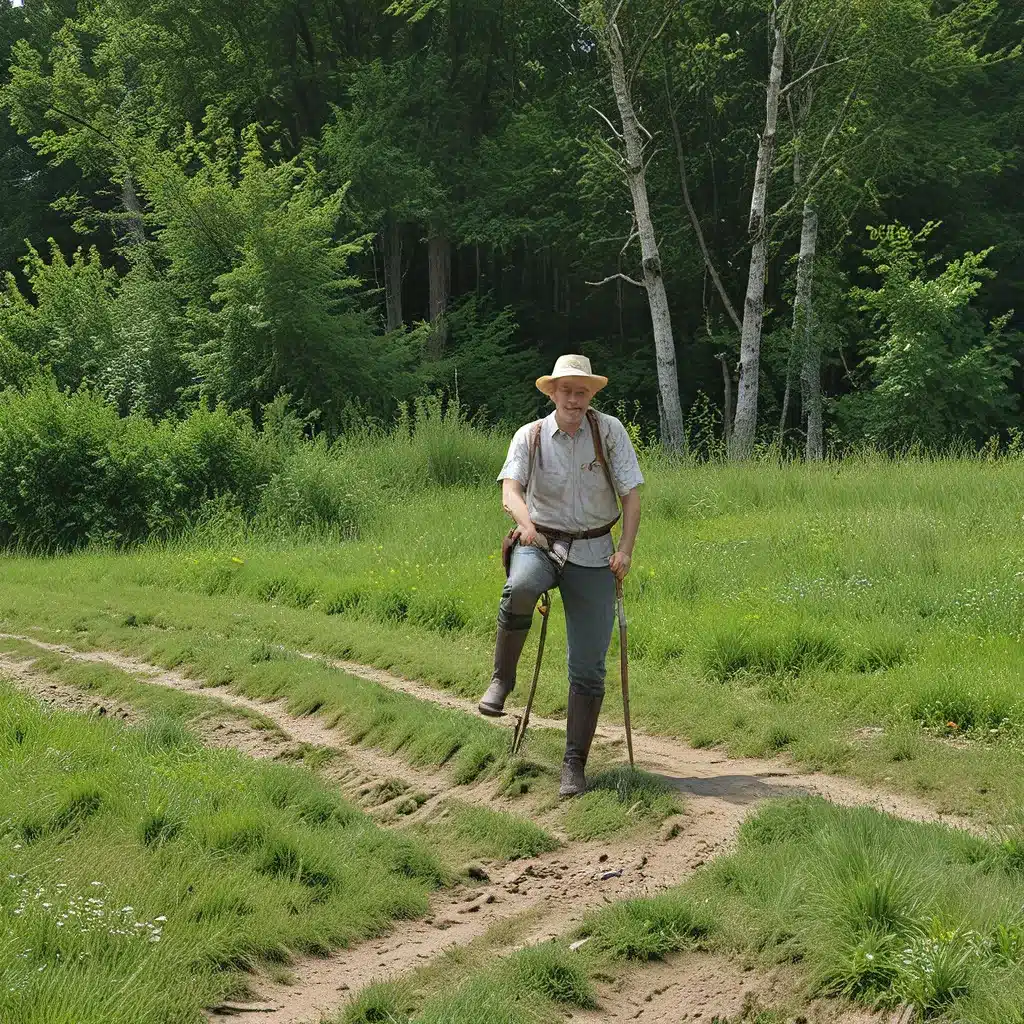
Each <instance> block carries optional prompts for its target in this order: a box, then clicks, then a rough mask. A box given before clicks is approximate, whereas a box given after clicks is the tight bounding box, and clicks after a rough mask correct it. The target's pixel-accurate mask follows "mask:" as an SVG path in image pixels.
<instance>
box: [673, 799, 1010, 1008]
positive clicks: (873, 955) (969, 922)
mask: <svg viewBox="0 0 1024 1024" xmlns="http://www.w3.org/2000/svg"><path fill="white" fill-rule="evenodd" d="M682 891H683V892H684V893H685V894H686V896H687V898H688V899H689V901H690V903H691V905H699V906H702V907H706V908H708V910H709V912H710V913H711V915H712V918H713V920H714V927H713V930H712V936H713V940H714V941H715V942H716V943H718V944H722V945H726V946H733V947H735V946H739V947H743V948H748V949H753V950H759V951H761V952H762V953H763V954H764V955H765V956H766V957H768V958H769V959H776V960H778V959H800V960H802V961H803V962H805V963H806V964H807V966H808V967H809V969H810V972H811V976H812V981H813V984H814V986H815V988H816V990H817V991H818V992H819V993H821V994H824V995H841V996H846V997H849V998H853V999H857V1000H860V1001H862V1002H865V1003H868V1004H870V1005H877V1006H896V1005H899V1004H904V1003H906V1004H911V1005H913V1006H915V1007H916V1008H917V1009H918V1010H919V1011H920V1012H921V1013H922V1014H925V1015H932V1014H936V1013H939V1012H948V1013H949V1014H950V1015H951V1018H950V1019H971V1020H975V1021H978V1024H989V1022H991V1024H996V1021H998V1020H1006V1019H1007V1018H1005V1017H1003V1018H1000V1017H998V1016H987V1015H982V1016H980V1017H973V1016H969V1017H962V1016H960V1014H961V1013H962V1012H963V1010H964V1008H965V1007H966V1006H968V1005H983V1004H985V1003H987V1002H991V1001H992V1000H993V999H995V998H996V997H997V996H1000V995H1001V993H1002V992H1003V990H1004V989H1009V990H1010V991H1013V992H1016V993H1018V1002H1017V1004H1016V1012H1017V1014H1019V1013H1021V1012H1022V1011H1024V912H1022V909H1021V908H1022V906H1024V875H1022V874H1021V872H1020V869H1019V867H1018V865H1017V864H1016V863H1014V861H1013V860H1012V857H1011V856H1010V855H1009V853H1008V848H1007V847H1006V845H1005V843H1004V844H1003V845H1000V844H997V843H992V842H989V841H986V840H983V839H979V838H976V837H973V836H969V835H967V834H965V833H961V832H958V831H956V830H953V829H949V828H947V827H945V826H939V825H921V824H917V823H912V822H906V821H900V820H897V819H893V818H890V817H888V816H887V815H884V814H881V813H879V812H877V811H874V810H870V809H866V808H858V809H848V808H839V807H835V806H833V805H831V804H828V803H826V802H825V801H822V800H819V799H792V800H784V801H778V802H775V803H774V804H771V805H769V806H767V807H766V808H765V809H764V810H763V811H761V812H760V813H759V814H758V815H756V816H754V817H753V818H750V819H748V820H747V822H745V823H744V825H743V827H742V829H741V832H740V843H739V849H738V851H737V853H735V854H734V855H732V856H729V857H725V858H721V859H720V860H718V861H715V862H714V863H712V864H711V865H710V867H709V868H708V869H706V870H705V871H704V872H703V873H702V874H701V875H700V876H699V877H698V878H697V879H695V880H694V882H693V883H691V884H690V885H688V886H686V887H684V889H683V890H682Z"/></svg>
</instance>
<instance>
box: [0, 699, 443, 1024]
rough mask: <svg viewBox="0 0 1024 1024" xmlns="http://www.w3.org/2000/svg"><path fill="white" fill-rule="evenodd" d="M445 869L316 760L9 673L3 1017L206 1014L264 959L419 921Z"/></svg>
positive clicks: (0, 751) (90, 1022)
mask: <svg viewBox="0 0 1024 1024" xmlns="http://www.w3.org/2000/svg"><path fill="white" fill-rule="evenodd" d="M446 877H447V874H446V871H445V869H444V868H443V866H442V864H441V863H440V861H439V860H438V858H437V856H436V855H435V853H434V852H433V851H432V850H431V849H429V848H428V847H427V846H426V844H424V843H423V842H420V841H417V840H416V839H415V838H414V837H411V836H409V835H406V834H402V833H400V832H395V831H389V830H384V829H381V828H379V827H378V826H377V825H375V824H374V823H373V822H372V821H371V820H370V818H369V817H367V816H366V815H365V814H363V813H362V812H361V811H360V810H359V809H357V808H356V807H354V806H352V805H350V804H348V803H347V802H345V801H344V800H342V799H340V798H339V797H338V796H337V795H336V793H334V792H332V790H331V789H330V788H329V787H328V786H326V785H324V784H322V783H320V782H318V781H317V780H316V779H315V778H314V776H313V775H312V774H311V773H310V772H308V771H304V770H302V769H301V768H298V767H292V766H286V765H281V764H267V763H261V762H256V761H253V760H251V759H249V758H246V757H244V756H242V755H240V754H235V753H234V752H225V751H211V750H207V749H204V748H203V747H202V746H200V744H199V743H198V742H197V741H196V740H195V739H194V738H193V737H192V736H191V735H190V733H189V732H188V730H187V729H185V728H184V727H183V725H182V722H181V720H180V718H177V717H171V716H168V715H164V716H157V717H154V718H152V719H150V720H149V723H148V724H147V725H146V726H145V727H142V728H127V727H125V726H123V725H120V724H118V723H115V722H111V721H107V720H103V719H97V718H93V717H86V716H81V715H73V714H68V713H63V712H54V711H50V710H46V709H43V708H42V707H40V705H38V704H37V703H36V702H35V701H34V700H32V699H31V698H28V697H25V696H22V695H20V694H18V693H16V692H15V691H14V690H13V689H12V688H10V687H9V686H7V685H6V684H0V1020H3V1021H4V1022H5V1024H8V1022H9V1024H43V1022H45V1024H100V1022H103V1024H121V1022H123V1024H148V1022H153V1024H156V1022H168V1021H186V1020H197V1019H199V1016H198V1015H199V1011H200V1009H201V1008H202V1007H204V1006H210V1005H214V1004H216V1003H218V1002H220V1001H221V1000H223V999H224V998H227V997H230V996H232V995H234V996H238V995H244V994H245V992H246V990H247V984H246V980H245V974H244V973H243V972H244V971H246V970H249V969H251V968H254V967H255V966H257V965H258V964H261V963H262V964H264V965H267V964H275V963H276V964H284V963H286V962H287V961H288V960H289V958H290V956H291V955H293V954H294V953H296V952H307V953H316V952H325V951H327V950H329V949H333V948H337V947H338V946H344V945H348V944H350V943H353V942H356V941H358V940H360V939H362V938H366V937H368V936H372V935H375V934H379V933H381V932H382V931H385V930H386V929H387V928H388V927H389V926H390V925H391V923H392V922H393V921H394V920H396V919H400V918H406V917H414V916H420V915H422V914H423V913H425V912H426V909H427V905H428V904H427V900H428V896H429V893H430V892H431V891H432V890H433V889H436V888H437V887H438V886H439V885H441V884H442V883H443V882H444V881H445V880H446ZM157 979H159V984H156V983H155V982H156V981H157Z"/></svg>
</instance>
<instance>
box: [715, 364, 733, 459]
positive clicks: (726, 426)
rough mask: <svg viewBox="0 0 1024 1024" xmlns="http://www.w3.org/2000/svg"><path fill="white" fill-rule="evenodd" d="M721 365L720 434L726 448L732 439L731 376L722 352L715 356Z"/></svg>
mask: <svg viewBox="0 0 1024 1024" xmlns="http://www.w3.org/2000/svg"><path fill="white" fill-rule="evenodd" d="M715 358H716V359H717V360H719V361H720V362H721V364H722V388H723V390H724V394H723V398H724V400H725V407H724V412H723V415H722V433H723V435H724V437H725V444H726V447H728V446H729V441H730V440H731V439H732V374H731V373H730V372H729V359H728V357H727V356H726V354H725V353H724V352H719V353H718V355H717V356H715Z"/></svg>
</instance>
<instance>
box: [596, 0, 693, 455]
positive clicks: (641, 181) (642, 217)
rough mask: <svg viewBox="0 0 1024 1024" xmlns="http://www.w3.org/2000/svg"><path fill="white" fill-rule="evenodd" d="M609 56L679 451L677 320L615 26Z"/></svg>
mask: <svg viewBox="0 0 1024 1024" xmlns="http://www.w3.org/2000/svg"><path fill="white" fill-rule="evenodd" d="M606 37H607V42H608V56H609V61H610V64H611V74H612V88H613V89H614V91H615V102H616V104H617V105H618V108H619V117H620V118H621V119H622V138H623V142H624V143H625V147H626V180H627V182H628V183H629V191H630V194H631V195H632V197H633V211H634V213H635V214H636V226H637V232H638V233H639V235H640V255H641V258H642V260H643V268H644V284H645V286H646V288H647V302H648V304H649V306H650V308H651V325H652V327H653V328H654V349H655V353H656V356H657V365H658V392H659V394H660V396H661V409H662V416H663V420H662V435H661V442H662V444H663V445H665V447H666V448H669V449H671V450H679V449H680V448H682V446H683V410H682V407H681V406H680V404H679V373H678V370H677V369H676V349H675V342H674V341H673V338H672V317H671V315H670V313H669V308H668V296H667V294H666V293H665V279H664V278H663V277H662V274H661V257H660V256H659V255H658V243H657V240H656V239H655V237H654V224H653V222H652V221H651V209H650V205H649V203H648V201H647V182H646V180H645V177H644V159H643V148H644V147H643V140H642V139H641V137H640V125H639V124H638V122H637V118H636V112H635V111H634V109H633V98H632V97H631V96H630V94H629V86H628V84H627V82H626V70H625V62H624V59H623V54H622V40H621V38H620V36H619V30H618V26H617V24H616V23H615V21H614V20H613V21H612V22H611V23H610V24H609V26H608V28H607V31H606Z"/></svg>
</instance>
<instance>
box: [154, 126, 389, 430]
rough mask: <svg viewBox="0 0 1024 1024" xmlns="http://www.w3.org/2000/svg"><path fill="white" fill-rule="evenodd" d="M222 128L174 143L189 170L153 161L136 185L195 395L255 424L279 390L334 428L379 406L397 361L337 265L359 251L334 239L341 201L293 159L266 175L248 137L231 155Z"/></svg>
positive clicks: (268, 168) (254, 134) (255, 137)
mask: <svg viewBox="0 0 1024 1024" xmlns="http://www.w3.org/2000/svg"><path fill="white" fill-rule="evenodd" d="M221 131H222V129H221V126H219V125H218V124H217V123H216V122H212V123H211V124H210V126H209V128H208V130H207V132H206V133H204V135H202V136H200V137H199V138H197V139H194V140H193V139H192V138H191V137H189V138H187V139H186V142H185V143H183V145H182V148H181V151H180V154H179V159H180V160H181V161H182V162H183V163H186V162H187V161H189V160H192V161H198V162H199V169H198V170H196V171H195V172H194V173H191V174H188V173H186V171H185V169H184V167H183V166H180V165H176V164H173V163H171V162H169V161H168V160H166V159H161V158H157V159H156V160H155V162H154V164H153V167H152V168H151V170H150V171H148V172H147V174H146V176H145V177H144V179H143V181H144V184H145V186H146V188H147V191H148V193H149V194H150V196H151V198H152V201H153V203H154V206H155V209H156V211H157V213H158V215H159V217H160V218H161V220H162V221H163V222H164V224H165V226H164V227H162V228H161V229H160V231H159V233H158V238H159V241H160V244H161V248H162V250H163V252H164V253H165V254H166V258H167V261H168V268H169V269H168V275H169V279H170V281H171V282H172V283H173V284H174V286H175V287H176V289H177V290H178V292H179V294H180V295H181V296H182V298H183V299H184V303H185V318H186V320H187V322H188V324H189V328H190V330H189V334H190V337H191V340H190V345H189V347H190V353H191V354H190V356H189V360H190V362H191V364H192V366H193V368H194V370H195V372H196V373H197V374H198V377H199V380H200V381H201V384H200V385H199V393H200V394H202V395H205V396H209V397H210V398H212V399H214V400H216V401H224V402H227V403H228V404H229V405H230V406H231V407H232V408H245V409H249V410H251V411H252V412H253V413H254V414H255V413H257V412H258V410H259V408H260V407H261V406H262V405H264V404H266V403H268V402H270V401H271V400H272V399H273V397H274V396H275V395H276V394H277V393H278V392H279V391H281V390H284V391H286V392H287V393H289V394H290V395H291V396H292V398H293V401H294V402H295V404H296V406H297V407H298V408H299V410H300V411H301V412H302V413H304V414H311V413H316V414H317V415H318V417H319V420H320V422H321V424H322V425H323V426H325V427H327V428H329V429H331V430H333V431H337V429H338V428H339V427H340V425H341V424H342V422H343V417H344V410H345V407H346V403H347V402H348V401H349V400H351V399H353V398H361V399H369V400H372V401H375V402H376V403H377V407H378V409H379V410H380V411H383V410H385V409H387V408H388V405H389V401H388V400H385V401H383V402H382V401H380V395H381V394H383V395H385V396H388V399H390V398H391V396H393V395H394V394H395V387H396V385H397V383H398V378H397V376H396V375H397V374H399V372H400V370H401V368H402V363H403V359H406V358H407V357H408V353H407V352H405V351H404V350H403V349H402V347H401V345H398V344H397V343H395V342H393V341H392V342H390V343H388V345H387V346H385V343H384V342H383V339H382V338H380V337H379V335H377V334H375V332H374V330H373V329H372V327H371V323H370V318H369V314H368V313H367V311H366V310H365V309H364V308H363V306H362V304H361V302H360V300H359V299H358V297H357V295H356V294H355V293H356V291H357V289H358V287H359V280H358V279H357V278H356V277H355V276H353V275H352V274H351V273H350V271H349V269H348V265H349V262H350V261H351V260H352V258H353V257H354V256H355V255H356V254H358V253H359V252H360V251H361V250H362V248H363V245H364V240H360V239H357V240H353V241H346V242H339V241H338V240H337V228H338V220H339V215H340V211H341V206H342V203H343V200H344V191H335V192H328V191H326V190H325V188H324V186H323V183H322V181H321V179H320V176H319V175H318V174H317V173H316V171H315V170H314V169H313V168H312V167H311V166H310V165H309V164H307V163H302V162H300V161H299V160H298V159H295V160H292V161H287V162H283V163H281V162H278V163H269V164H268V162H267V160H266V155H265V153H264V150H263V147H262V145H261V143H260V137H259V132H258V131H257V129H256V128H255V127H250V128H248V129H246V131H245V132H243V133H242V136H241V138H240V139H239V140H238V141H237V145H238V146H239V147H240V150H241V152H240V155H239V156H238V157H237V158H236V157H235V155H234V146H235V144H236V143H235V140H234V139H233V138H232V137H231V136H230V135H228V136H225V135H223V134H220V132H221ZM211 135H212V136H214V137H213V138H212V139H211V140H209V141H207V139H208V137H209V136H211ZM197 213H200V216H197Z"/></svg>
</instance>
